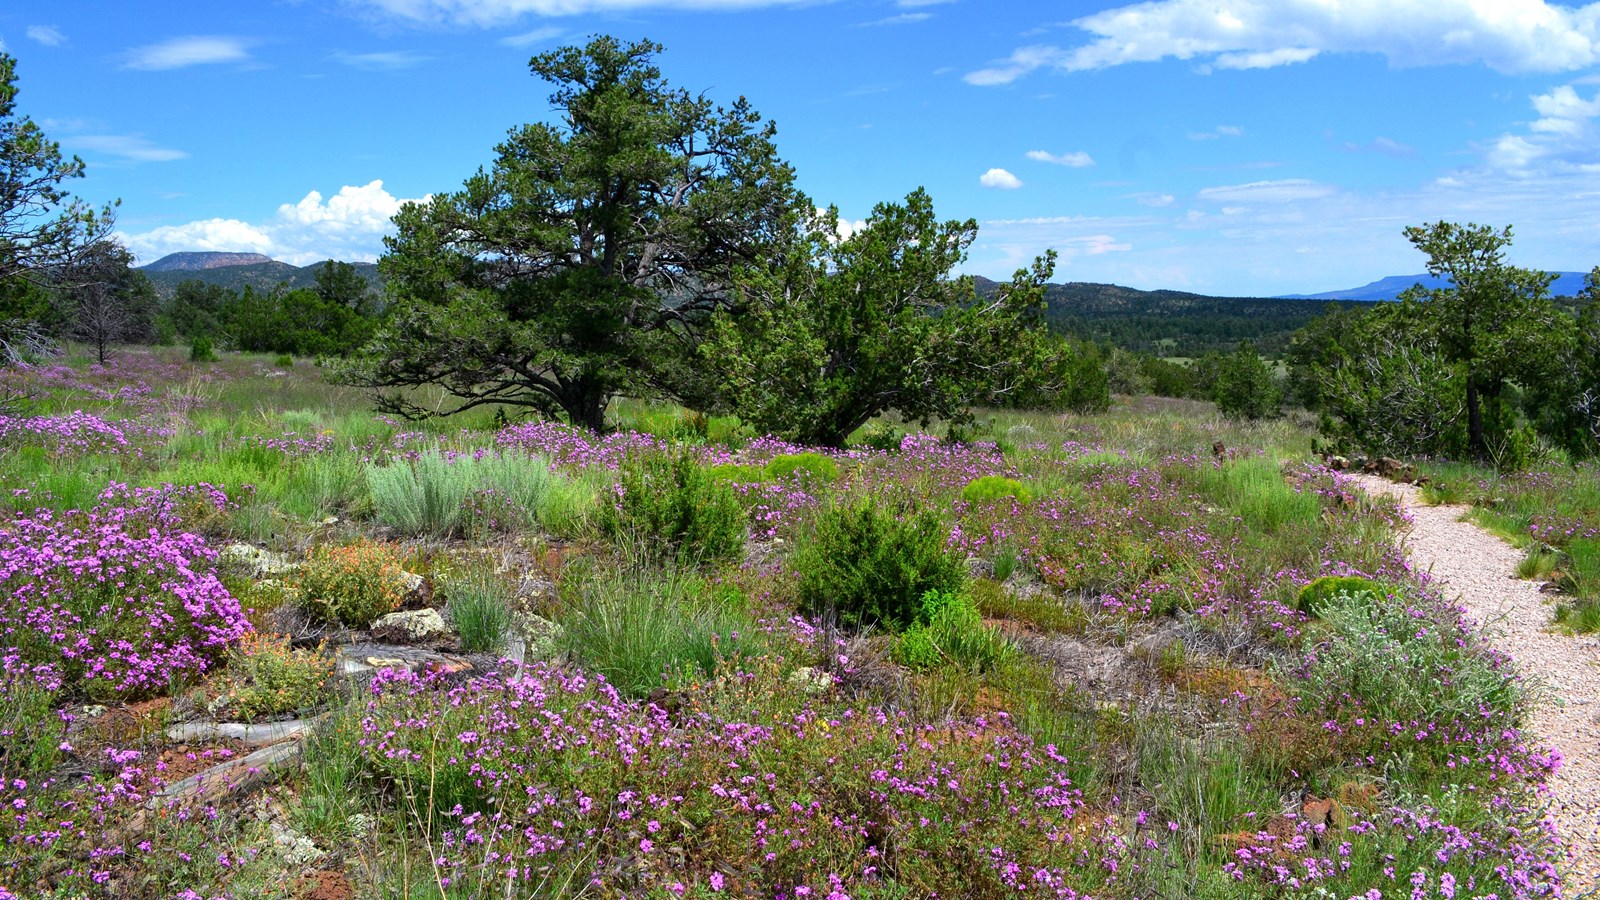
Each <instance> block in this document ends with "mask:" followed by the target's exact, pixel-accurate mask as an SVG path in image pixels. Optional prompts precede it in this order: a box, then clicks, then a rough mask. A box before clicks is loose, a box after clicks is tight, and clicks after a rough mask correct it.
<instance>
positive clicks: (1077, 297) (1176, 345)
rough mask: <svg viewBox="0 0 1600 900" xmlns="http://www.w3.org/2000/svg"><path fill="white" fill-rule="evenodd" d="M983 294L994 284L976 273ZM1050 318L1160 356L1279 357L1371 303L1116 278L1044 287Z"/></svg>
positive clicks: (1062, 328)
mask: <svg viewBox="0 0 1600 900" xmlns="http://www.w3.org/2000/svg"><path fill="white" fill-rule="evenodd" d="M977 282H978V290H979V292H980V293H986V292H988V291H992V290H993V289H994V286H995V284H996V283H995V282H992V281H989V280H987V279H983V278H979V279H977ZM1045 303H1046V304H1047V308H1046V311H1045V320H1046V321H1047V322H1049V323H1050V326H1051V327H1052V328H1053V329H1055V330H1056V331H1059V332H1061V333H1062V334H1066V335H1070V336H1072V337H1074V338H1077V339H1079V340H1083V341H1090V342H1092V343H1096V344H1102V345H1108V346H1112V347H1118V348H1121V349H1123V350H1127V351H1130V352H1135V353H1147V354H1150V355H1152V356H1159V357H1173V356H1177V357H1188V358H1192V359H1193V358H1199V357H1201V356H1203V355H1205V354H1207V353H1228V352H1230V351H1232V350H1234V349H1235V348H1236V347H1238V346H1239V342H1240V341H1248V342H1250V343H1251V344H1252V345H1253V346H1254V347H1255V348H1256V350H1257V351H1258V352H1260V353H1261V354H1262V355H1264V356H1267V357H1269V358H1273V359H1278V358H1281V357H1282V356H1283V355H1284V354H1285V353H1286V352H1287V351H1288V349H1289V345H1290V343H1291V340H1292V339H1293V337H1294V333H1295V332H1296V331H1299V330H1300V329H1301V328H1304V327H1305V326H1306V324H1308V323H1309V322H1311V321H1312V320H1313V319H1315V318H1317V317H1318V316H1320V315H1322V314H1324V313H1326V312H1329V311H1331V310H1334V309H1339V308H1341V307H1342V306H1343V307H1351V306H1354V307H1362V306H1367V305H1369V304H1365V303H1356V302H1352V301H1345V302H1343V303H1330V301H1327V300H1276V299H1272V298H1263V297H1208V296H1204V295H1202V294H1188V293H1184V292H1182V291H1140V290H1135V289H1134V288H1126V287H1120V286H1118V285H1114V284H1090V283H1086V282H1072V283H1069V284H1052V285H1048V286H1046V288H1045Z"/></svg>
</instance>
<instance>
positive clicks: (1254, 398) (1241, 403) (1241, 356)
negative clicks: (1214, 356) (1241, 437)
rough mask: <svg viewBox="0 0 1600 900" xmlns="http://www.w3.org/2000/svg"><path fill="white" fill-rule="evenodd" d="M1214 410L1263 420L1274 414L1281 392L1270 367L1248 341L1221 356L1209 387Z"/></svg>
mask: <svg viewBox="0 0 1600 900" xmlns="http://www.w3.org/2000/svg"><path fill="white" fill-rule="evenodd" d="M1211 399H1212V400H1213V401H1215V402H1216V404H1217V411H1218V412H1220V413H1222V414H1223V415H1224V416H1227V417H1228V418H1230V419H1266V418H1271V417H1272V416H1276V415H1277V414H1278V407H1279V404H1280V403H1281V402H1282V392H1281V391H1279V389H1278V384H1277V381H1276V380H1275V379H1274V378H1273V377H1272V369H1270V368H1268V366H1267V364H1266V363H1265V362H1263V361H1262V359H1261V357H1260V356H1259V355H1257V354H1256V348H1255V347H1254V346H1252V345H1251V344H1250V343H1249V342H1244V343H1241V344H1239V348H1238V349H1237V350H1235V351H1233V352H1232V353H1230V354H1228V355H1227V356H1225V357H1222V359H1221V361H1220V364H1219V365H1218V366H1217V369H1216V376H1215V380H1214V382H1213V383H1212V386H1211Z"/></svg>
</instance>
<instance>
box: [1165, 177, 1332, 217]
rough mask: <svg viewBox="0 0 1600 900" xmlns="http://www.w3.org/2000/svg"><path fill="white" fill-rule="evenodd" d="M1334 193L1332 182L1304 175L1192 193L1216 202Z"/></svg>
mask: <svg viewBox="0 0 1600 900" xmlns="http://www.w3.org/2000/svg"><path fill="white" fill-rule="evenodd" d="M1334 193H1337V192H1336V191H1335V190H1334V188H1333V187H1332V186H1331V185H1326V184H1321V183H1319V182H1316V181H1310V180H1307V179H1304V178H1284V179H1280V180H1277V181H1252V182H1250V183H1249V184H1226V185H1220V186H1218V187H1208V188H1204V189H1202V190H1201V191H1200V192H1199V193H1198V194H1196V195H1195V196H1197V197H1199V198H1200V199H1201V200H1210V201H1213V202H1216V203H1293V202H1295V201H1298V200H1317V199H1321V198H1323V197H1327V196H1330V195H1332V194H1334ZM1224 211H1225V212H1226V211H1227V210H1226V209H1224Z"/></svg>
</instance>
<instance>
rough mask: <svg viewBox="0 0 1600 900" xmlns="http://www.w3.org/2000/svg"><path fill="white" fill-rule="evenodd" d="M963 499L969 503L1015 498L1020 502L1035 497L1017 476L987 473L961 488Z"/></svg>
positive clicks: (1025, 501)
mask: <svg viewBox="0 0 1600 900" xmlns="http://www.w3.org/2000/svg"><path fill="white" fill-rule="evenodd" d="M961 499H963V500H965V501H967V502H968V503H975V504H976V503H994V502H996V501H999V500H1007V499H1009V500H1015V501H1017V502H1018V503H1027V502H1028V501H1030V500H1032V499H1033V492H1032V491H1029V490H1028V488H1027V486H1026V485H1024V484H1023V483H1022V482H1020V481H1018V480H1016V479H1015V478H1007V477H1005V476H1004V475H985V476H983V477H981V478H975V479H973V480H972V481H971V482H968V484H967V486H966V487H964V488H962V489H961Z"/></svg>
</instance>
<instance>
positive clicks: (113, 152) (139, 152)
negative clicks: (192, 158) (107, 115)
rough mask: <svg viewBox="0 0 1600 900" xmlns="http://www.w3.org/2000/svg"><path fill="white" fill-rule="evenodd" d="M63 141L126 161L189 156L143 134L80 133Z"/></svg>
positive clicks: (75, 146)
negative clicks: (159, 144) (160, 144)
mask: <svg viewBox="0 0 1600 900" xmlns="http://www.w3.org/2000/svg"><path fill="white" fill-rule="evenodd" d="M63 142H64V143H66V144H67V146H68V147H71V148H72V149H74V150H78V149H81V150H87V151H90V152H92V153H103V154H106V155H107V156H114V157H116V158H118V159H120V160H123V161H125V162H171V161H172V160H175V159H187V158H188V157H189V154H187V153H185V152H183V151H182V150H174V149H172V148H170V147H162V146H158V145H156V144H153V143H151V142H150V141H149V140H147V139H146V138H145V137H144V135H141V134H80V135H75V136H72V137H68V138H65V139H63Z"/></svg>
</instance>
